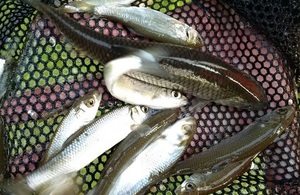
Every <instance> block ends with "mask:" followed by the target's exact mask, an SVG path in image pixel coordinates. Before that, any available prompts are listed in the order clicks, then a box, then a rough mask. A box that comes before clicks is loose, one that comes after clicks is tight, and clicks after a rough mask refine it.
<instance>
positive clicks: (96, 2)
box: [59, 0, 135, 13]
mask: <svg viewBox="0 0 300 195" xmlns="http://www.w3.org/2000/svg"><path fill="white" fill-rule="evenodd" d="M134 1H135V0H123V1H122V0H85V1H82V0H75V1H71V2H69V3H68V4H67V5H64V6H62V7H60V8H59V9H60V10H62V11H64V12H66V13H75V12H90V13H91V12H93V10H94V7H95V6H102V5H104V4H105V5H109V6H120V5H123V6H129V5H130V4H131V3H133V2H134Z"/></svg>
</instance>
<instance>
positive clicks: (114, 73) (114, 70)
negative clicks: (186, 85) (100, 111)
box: [103, 54, 188, 109]
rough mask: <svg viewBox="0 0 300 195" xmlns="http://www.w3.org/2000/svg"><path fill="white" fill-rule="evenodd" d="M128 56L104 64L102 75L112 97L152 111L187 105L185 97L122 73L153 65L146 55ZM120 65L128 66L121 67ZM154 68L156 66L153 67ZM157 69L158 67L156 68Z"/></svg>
mask: <svg viewBox="0 0 300 195" xmlns="http://www.w3.org/2000/svg"><path fill="white" fill-rule="evenodd" d="M142 55H143V57H142V56H138V55H133V54H132V55H128V56H124V57H121V58H117V59H115V60H112V61H110V62H108V63H107V64H105V66H104V70H103V75H104V80H105V84H106V87H107V89H108V91H109V92H110V93H111V95H112V96H114V97H116V98H118V99H119V100H122V101H124V102H126V103H129V104H134V105H144V106H147V107H150V108H153V109H167V108H178V107H181V106H184V105H186V104H187V103H188V99H187V97H186V96H184V95H183V94H181V93H180V92H178V91H175V90H171V89H167V88H163V87H159V86H156V85H151V84H148V83H146V82H144V81H140V80H137V79H134V78H132V77H130V76H127V75H124V73H126V72H128V71H130V70H132V69H135V70H136V69H140V66H144V64H145V63H155V62H152V61H151V59H154V58H153V56H150V57H152V58H151V59H148V58H149V56H148V55H144V54H142ZM120 64H128V66H122V67H123V68H122V67H121V68H120ZM154 66H156V65H154ZM158 68H159V67H158Z"/></svg>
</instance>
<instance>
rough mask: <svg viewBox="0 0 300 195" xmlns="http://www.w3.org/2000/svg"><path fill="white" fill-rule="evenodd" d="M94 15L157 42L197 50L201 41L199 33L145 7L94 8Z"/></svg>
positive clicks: (106, 6)
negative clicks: (122, 25) (117, 23)
mask: <svg viewBox="0 0 300 195" xmlns="http://www.w3.org/2000/svg"><path fill="white" fill-rule="evenodd" d="M94 14H96V15H99V16H101V17H104V18H107V19H110V20H113V21H116V22H120V23H122V24H124V25H125V26H127V27H129V28H130V29H131V30H133V31H134V32H135V33H136V34H138V35H142V36H144V37H148V38H151V39H154V40H157V41H161V42H166V43H172V44H177V45H185V46H189V47H193V48H199V47H201V46H202V45H203V40H202V38H201V36H200V35H199V33H198V32H197V31H196V30H195V29H193V28H192V27H190V26H189V25H187V24H185V23H184V22H182V21H179V20H176V19H175V18H172V17H170V16H168V15H166V14H164V13H162V12H160V11H157V10H153V9H150V8H146V7H135V6H130V7H125V6H108V5H103V6H96V7H95V8H94Z"/></svg>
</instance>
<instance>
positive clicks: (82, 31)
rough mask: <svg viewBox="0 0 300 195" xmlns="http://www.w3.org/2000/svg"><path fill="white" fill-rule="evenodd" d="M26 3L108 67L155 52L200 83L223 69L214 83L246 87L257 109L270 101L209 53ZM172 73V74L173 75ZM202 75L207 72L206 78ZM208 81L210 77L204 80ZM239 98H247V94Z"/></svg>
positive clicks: (247, 77) (250, 81) (30, 1)
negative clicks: (116, 33)
mask: <svg viewBox="0 0 300 195" xmlns="http://www.w3.org/2000/svg"><path fill="white" fill-rule="evenodd" d="M22 1H23V2H25V3H27V4H29V5H31V6H32V7H34V8H35V9H37V10H38V11H40V12H41V13H43V14H44V15H45V16H46V17H47V18H49V19H50V20H51V21H52V22H53V23H54V24H55V25H56V27H58V28H59V29H60V31H61V32H62V33H63V34H64V36H65V37H66V38H67V39H68V40H69V41H70V42H71V43H72V44H73V45H74V46H75V47H76V48H77V49H80V50H84V51H85V52H86V53H87V54H88V55H89V56H90V57H91V58H94V59H98V60H99V62H100V63H102V64H106V63H107V62H109V61H110V60H113V59H116V58H119V57H122V56H124V55H127V54H128V53H133V52H136V51H138V50H152V51H153V50H155V51H156V53H157V54H161V56H158V57H157V59H156V60H157V62H158V63H159V64H160V65H161V66H166V68H165V70H170V69H168V67H169V66H172V67H174V69H178V68H177V66H178V64H182V63H183V64H186V65H187V67H186V70H187V71H185V72H186V73H189V72H188V70H189V69H195V70H194V71H193V72H194V73H195V77H198V78H199V79H200V80H201V77H202V76H203V77H205V75H210V77H211V78H218V75H219V74H220V70H223V71H222V72H223V73H225V75H224V74H223V76H222V77H221V78H222V79H221V80H218V79H213V83H214V84H215V85H216V86H219V87H225V88H229V89H230V86H231V85H235V86H240V87H241V88H246V89H247V90H246V91H245V90H242V91H244V92H246V93H247V94H248V95H250V96H253V97H252V98H253V99H254V101H252V102H251V105H252V107H253V108H258V107H259V109H260V108H263V107H265V106H266V104H267V102H268V100H267V96H266V94H265V91H264V90H263V88H262V87H261V86H260V84H259V83H258V82H256V81H255V80H254V79H253V78H252V77H251V76H250V75H248V74H245V73H243V72H242V71H241V70H239V69H237V68H236V67H234V66H232V65H230V64H228V63H227V62H225V61H223V60H222V59H220V58H218V57H216V56H213V55H212V54H210V53H208V52H203V51H200V50H195V49H192V48H190V47H186V46H180V45H174V44H168V43H161V42H147V41H135V40H129V39H125V38H122V37H111V36H108V35H103V34H101V33H98V32H96V31H94V30H92V29H90V28H88V27H85V26H82V25H81V24H79V23H78V22H76V21H75V20H73V19H71V18H69V17H68V16H66V15H65V14H64V13H62V12H60V11H57V10H56V9H54V8H52V7H51V6H47V5H46V4H44V3H42V2H40V1H34V0H22ZM174 59H175V60H174ZM161 60H164V61H161ZM164 62H166V63H164ZM186 62H189V63H186ZM200 63H201V64H203V66H200V67H199V65H194V64H200ZM124 66H125V65H124ZM206 66H208V67H207V68H205V71H204V70H202V69H201V67H206ZM196 70H197V71H196ZM169 73H170V74H171V72H169ZM201 73H205V75H203V74H201ZM208 73H209V74H208ZM225 78H226V79H225ZM206 79H207V78H205V79H204V80H206ZM172 82H173V81H172ZM234 83H235V84H234ZM188 84H190V83H187V85H188ZM239 95H240V96H243V94H239ZM248 95H246V96H248ZM212 98H214V97H212ZM227 98H230V97H227ZM214 99H216V98H214ZM223 99H226V98H223ZM258 105H259V106H258Z"/></svg>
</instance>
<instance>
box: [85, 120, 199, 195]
mask: <svg viewBox="0 0 300 195" xmlns="http://www.w3.org/2000/svg"><path fill="white" fill-rule="evenodd" d="M196 127H197V126H196V120H195V118H193V117H186V118H182V119H180V120H178V121H176V122H175V123H174V124H172V125H171V126H169V127H167V128H160V129H158V130H157V131H155V132H154V133H152V134H151V135H149V136H146V137H141V138H140V139H139V140H138V142H135V143H134V144H133V146H130V147H128V149H127V150H125V151H124V154H123V155H122V156H121V157H122V158H121V159H119V160H120V161H121V162H120V165H119V166H121V167H118V169H119V170H116V169H114V168H115V167H114V166H113V168H111V171H110V170H108V172H110V174H108V175H113V176H111V177H112V180H106V177H105V176H107V175H105V176H104V177H105V178H103V179H104V180H106V181H105V182H104V183H105V184H104V185H101V183H100V185H99V187H97V188H95V189H94V190H92V191H91V193H89V194H138V193H141V191H143V190H144V189H145V188H147V187H148V186H149V185H151V184H153V183H155V182H157V181H159V180H160V179H161V178H162V176H163V174H164V172H165V171H167V170H168V169H169V168H170V167H171V166H172V165H173V164H174V163H175V162H176V161H177V160H178V159H179V157H180V156H181V155H182V154H183V153H184V151H185V149H186V147H187V146H188V144H189V143H190V141H191V139H192V137H193V135H194V133H195V131H196ZM134 147H137V148H134ZM108 169H109V168H108ZM115 170H116V171H117V172H116V173H112V172H113V171H115Z"/></svg>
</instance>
